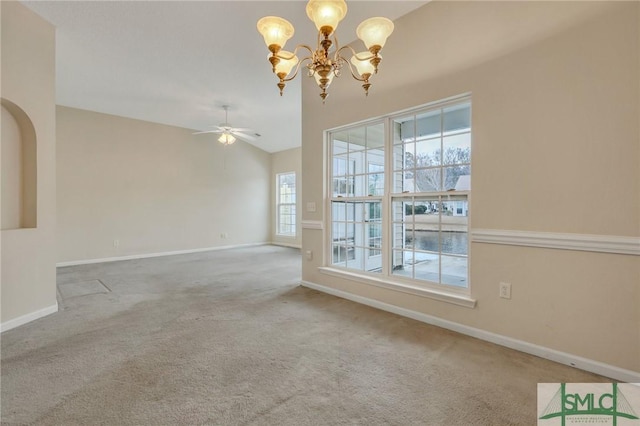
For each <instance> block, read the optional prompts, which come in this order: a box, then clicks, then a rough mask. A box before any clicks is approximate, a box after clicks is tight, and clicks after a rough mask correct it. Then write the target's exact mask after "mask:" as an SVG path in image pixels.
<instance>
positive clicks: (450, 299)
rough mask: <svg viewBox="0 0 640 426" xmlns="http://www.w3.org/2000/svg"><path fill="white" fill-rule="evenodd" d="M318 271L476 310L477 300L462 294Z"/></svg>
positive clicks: (324, 268) (332, 270)
mask: <svg viewBox="0 0 640 426" xmlns="http://www.w3.org/2000/svg"><path fill="white" fill-rule="evenodd" d="M318 270H319V271H320V272H321V273H322V274H325V275H330V276H332V277H337V278H344V279H348V280H352V281H357V282H360V283H364V284H369V285H374V286H376V287H382V288H386V289H390V290H395V291H400V292H403V293H408V294H412V295H414V296H420V297H426V298H429V299H434V300H438V301H440V302H447V303H452V304H454V305H458V306H464V307H465V308H475V306H476V300H475V299H472V298H471V297H469V296H466V295H462V294H454V293H446V292H443V291H438V290H435V289H429V288H423V287H418V286H413V285H410V284H405V283H400V282H397V281H389V280H386V279H382V278H377V277H372V276H370V275H364V274H358V273H355V272H351V271H344V270H342V269H337V268H331V267H328V266H322V267H319V268H318Z"/></svg>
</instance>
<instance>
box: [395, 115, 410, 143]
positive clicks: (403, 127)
mask: <svg viewBox="0 0 640 426" xmlns="http://www.w3.org/2000/svg"><path fill="white" fill-rule="evenodd" d="M394 123H395V129H394V130H395V133H396V136H397V139H396V138H394V143H400V142H409V141H412V140H414V139H415V117H414V116H413V115H411V116H409V117H403V118H396V119H395V120H394Z"/></svg>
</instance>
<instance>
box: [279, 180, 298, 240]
mask: <svg viewBox="0 0 640 426" xmlns="http://www.w3.org/2000/svg"><path fill="white" fill-rule="evenodd" d="M287 175H293V182H294V187H293V189H294V191H293V202H288V203H283V202H282V199H281V196H282V193H281V187H282V184H281V183H280V181H281V178H282V177H285V176H287ZM297 179H298V176H297V173H296V172H295V171H291V172H281V173H276V236H278V237H286V238H296V237H297V235H298V231H297V215H298V212H297V208H296V205H297V202H298V189H297V187H298V182H297ZM286 206H289V207H290V208H292V210H293V214H289V216H290V217H292V218H293V222H292V223H291V224H287V225H288V226H290V227H292V230H293V231H292V232H290V233H283V232H282V227H283V225H284V224H283V223H282V222H281V214H280V210H281V207H286Z"/></svg>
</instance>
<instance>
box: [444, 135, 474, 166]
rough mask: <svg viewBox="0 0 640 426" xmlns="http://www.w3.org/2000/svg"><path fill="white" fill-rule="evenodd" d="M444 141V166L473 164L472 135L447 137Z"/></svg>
mask: <svg viewBox="0 0 640 426" xmlns="http://www.w3.org/2000/svg"><path fill="white" fill-rule="evenodd" d="M442 141H443V144H444V155H443V157H444V158H443V163H444V164H464V163H470V162H471V134H470V133H461V134H458V135H455V136H447V137H446V138H444V139H443V140H442Z"/></svg>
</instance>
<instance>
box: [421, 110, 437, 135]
mask: <svg viewBox="0 0 640 426" xmlns="http://www.w3.org/2000/svg"><path fill="white" fill-rule="evenodd" d="M440 121H441V120H440V110H439V109H436V110H434V111H429V112H427V113H424V114H418V115H417V116H416V132H417V135H416V139H425V138H433V137H438V136H440V134H441V131H440V126H441V124H440Z"/></svg>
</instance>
